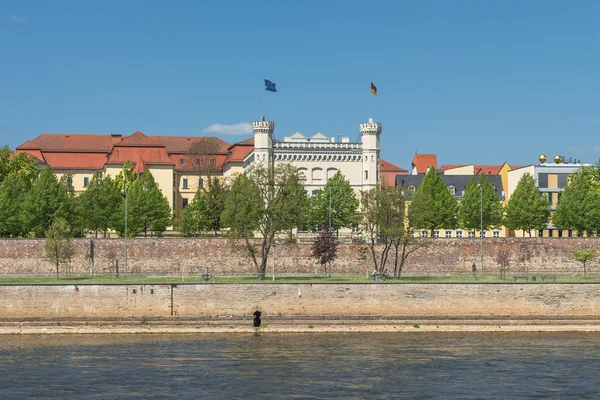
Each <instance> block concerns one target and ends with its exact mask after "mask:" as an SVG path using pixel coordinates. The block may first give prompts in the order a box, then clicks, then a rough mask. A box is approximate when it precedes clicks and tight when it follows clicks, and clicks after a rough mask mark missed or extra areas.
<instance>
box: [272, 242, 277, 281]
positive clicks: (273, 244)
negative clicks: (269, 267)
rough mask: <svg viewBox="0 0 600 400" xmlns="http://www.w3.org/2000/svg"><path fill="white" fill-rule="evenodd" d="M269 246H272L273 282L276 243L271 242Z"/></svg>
mask: <svg viewBox="0 0 600 400" xmlns="http://www.w3.org/2000/svg"><path fill="white" fill-rule="evenodd" d="M271 246H272V247H273V282H275V247H277V243H275V242H273V243H271Z"/></svg>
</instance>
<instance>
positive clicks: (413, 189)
mask: <svg viewBox="0 0 600 400" xmlns="http://www.w3.org/2000/svg"><path fill="white" fill-rule="evenodd" d="M408 194H409V195H413V194H415V187H414V186H413V185H410V186H409V187H408Z"/></svg>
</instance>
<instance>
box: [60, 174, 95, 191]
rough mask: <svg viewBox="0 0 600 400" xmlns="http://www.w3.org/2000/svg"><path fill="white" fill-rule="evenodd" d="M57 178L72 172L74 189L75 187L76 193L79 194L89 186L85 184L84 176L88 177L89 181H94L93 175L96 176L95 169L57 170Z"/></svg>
mask: <svg viewBox="0 0 600 400" xmlns="http://www.w3.org/2000/svg"><path fill="white" fill-rule="evenodd" d="M54 172H55V173H56V179H58V180H60V179H61V178H62V177H63V176H64V175H67V174H71V175H72V182H73V189H75V194H76V195H78V194H80V193H81V192H84V191H85V190H86V189H87V187H86V186H84V178H88V181H89V182H91V181H92V177H93V176H94V172H96V171H95V170H84V169H81V170H56V171H54Z"/></svg>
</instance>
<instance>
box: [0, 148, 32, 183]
mask: <svg viewBox="0 0 600 400" xmlns="http://www.w3.org/2000/svg"><path fill="white" fill-rule="evenodd" d="M11 172H14V173H19V174H20V175H22V176H23V178H25V179H26V180H27V181H29V183H30V184H31V183H32V182H33V180H34V179H35V177H36V176H37V175H38V173H39V168H38V161H37V159H36V158H35V157H34V156H32V155H30V154H27V153H18V154H15V153H14V152H12V151H11V150H10V149H9V148H8V146H4V147H2V148H1V149H0V183H2V182H3V181H4V179H6V177H8V175H9V174H10V173H11Z"/></svg>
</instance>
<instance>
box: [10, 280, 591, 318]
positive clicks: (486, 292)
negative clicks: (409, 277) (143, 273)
mask: <svg viewBox="0 0 600 400" xmlns="http://www.w3.org/2000/svg"><path fill="white" fill-rule="evenodd" d="M599 289H600V285H598V284H552V283H550V284H544V283H537V284H532V283H516V284H423V283H420V284H416V283H415V284H413V283H407V284H386V283H384V284H361V283H354V284H352V283H351V284H343V283H337V284H327V283H323V284H277V283H265V284H218V283H215V284H210V283H209V284H179V285H39V286H17V285H15V286H12V285H3V286H0V297H1V298H2V302H1V303H0V318H8V319H10V318H17V319H23V318H57V319H60V318H75V319H76V318H86V317H90V318H91V317H95V318H108V319H111V318H128V317H132V318H143V317H167V318H168V317H182V318H188V317H189V318H193V317H231V318H244V317H250V316H251V314H252V313H253V312H254V311H255V310H257V309H259V310H260V311H262V312H263V313H264V315H265V317H266V318H268V317H269V316H278V317H279V316H284V317H285V316H289V317H294V316H296V317H298V316H303V317H316V318H318V317H323V318H327V317H330V318H336V317H344V316H345V317H351V316H367V315H368V316H408V317H410V316H415V317H433V318H440V319H449V318H460V317H462V318H465V317H466V318H469V317H472V318H477V317H483V318H486V317H499V318H500V317H509V318H520V317H522V318H544V317H547V318H555V319H556V318H558V319H560V318H565V319H568V318H578V317H580V318H581V317H595V318H597V317H599V316H600V296H598V292H599Z"/></svg>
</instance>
